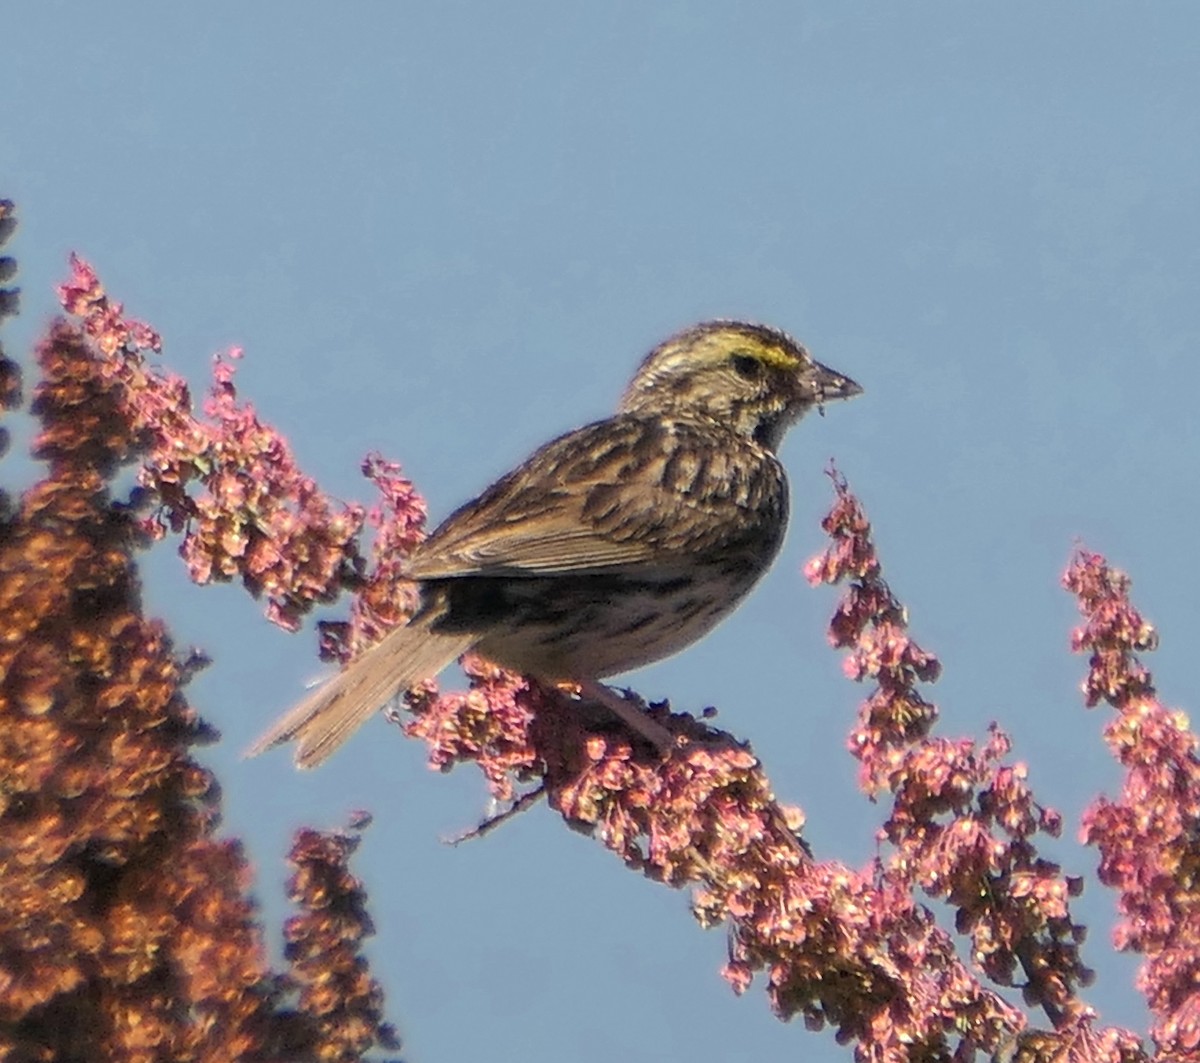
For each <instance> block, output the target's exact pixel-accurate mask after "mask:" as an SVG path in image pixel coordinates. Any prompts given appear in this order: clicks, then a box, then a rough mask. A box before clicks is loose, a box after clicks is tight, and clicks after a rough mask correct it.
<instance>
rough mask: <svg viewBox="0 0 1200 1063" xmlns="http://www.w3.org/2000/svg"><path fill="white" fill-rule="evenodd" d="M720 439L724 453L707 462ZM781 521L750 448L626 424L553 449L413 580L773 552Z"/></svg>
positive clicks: (613, 422)
mask: <svg viewBox="0 0 1200 1063" xmlns="http://www.w3.org/2000/svg"><path fill="white" fill-rule="evenodd" d="M714 431H716V432H718V433H719V435H720V438H721V439H722V442H723V446H724V449H722V450H721V452H720V453H719V454H712V453H709V454H708V456H707V457H705V456H704V455H705V453H706V451H707V452H711V451H712V448H713V440H712V433H713V432H714ZM739 448H740V452H738V451H739ZM697 455H700V457H697ZM685 459H686V460H685ZM731 502H732V503H733V504H734V505H735V506H736V507H737V511H738V512H739V514H740V516H741V519H740V520H730V503H731ZM786 518H787V483H786V480H785V478H784V474H783V469H782V466H781V465H780V464H779V462H778V460H777V459H776V458H775V457H774V455H772V454H770V453H769V452H768V451H766V450H765V449H763V448H761V447H759V446H758V445H757V444H756V443H754V442H753V441H751V440H747V439H744V438H743V437H741V436H738V435H736V434H735V433H733V432H729V431H727V430H724V429H722V428H721V427H720V426H717V425H700V424H692V423H690V422H677V421H672V422H662V421H658V420H654V419H649V418H644V417H641V416H639V415H636V414H622V415H619V416H617V417H614V418H611V419H609V420H607V421H600V422H597V423H595V424H591V425H587V426H585V427H583V428H580V429H577V430H576V431H574V432H569V433H567V434H566V435H564V436H560V437H559V438H558V439H555V440H552V441H551V442H550V443H547V444H546V445H545V446H544V447H542V448H541V449H540V450H538V451H536V452H535V453H534V454H533V455H531V456H530V458H529V459H528V460H526V461H525V462H524V463H523V464H522V465H521V466H520V467H518V468H517V469H515V470H514V471H513V472H511V473H509V474H508V475H507V476H505V477H503V478H502V479H501V480H498V481H497V482H496V483H495V484H493V485H492V486H491V487H490V488H488V490H487V491H485V492H484V493H483V494H482V495H480V496H479V498H477V499H475V500H473V501H472V502H468V503H467V504H466V505H465V506H462V507H461V508H459V509H458V510H456V511H455V512H454V513H452V514H451V515H450V516H449V517H448V518H447V519H446V520H445V521H443V522H442V524H441V525H440V526H439V527H438V528H437V529H436V530H435V531H434V532H433V534H432V535H430V537H429V538H428V539H426V540H425V542H424V543H422V544H421V546H420V547H418V548H417V550H416V551H415V552H414V553H413V556H412V557H411V558H410V559H409V564H408V566H407V568H408V574H409V575H410V576H411V577H412V578H414V579H449V578H454V577H459V576H480V575H482V576H515V577H520V576H530V577H533V576H553V575H560V574H566V573H572V574H585V573H603V572H611V571H613V570H617V569H622V570H623V569H629V568H631V567H633V568H636V567H638V566H642V565H651V564H655V565H659V564H663V563H669V561H670V558H671V556H672V555H678V556H680V557H684V556H686V557H687V558H689V559H694V558H695V557H696V555H697V554H704V553H705V552H707V551H711V552H713V553H728V552H730V551H740V550H758V549H761V550H769V551H771V552H773V551H774V549H775V548H777V547H778V541H779V538H780V537H781V536H782V525H783V524H784V523H786Z"/></svg>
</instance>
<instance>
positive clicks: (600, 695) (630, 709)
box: [567, 679, 680, 757]
mask: <svg viewBox="0 0 1200 1063" xmlns="http://www.w3.org/2000/svg"><path fill="white" fill-rule="evenodd" d="M571 688H574V689H575V690H577V691H578V692H579V696H580V697H583V698H587V699H588V701H594V702H596V703H598V704H600V705H603V706H604V707H605V708H606V709H608V710H609V711H610V712H612V713H614V714H615V715H616V716H617V717H618V718H620V719H621V720H622V721H623V722H624V723H625V724H626V726H628V727H629V728H630V729H631V730H633V731H636V732H637V733H638V734H640V735H641V736H642V737H643V738H644V739H646V741H648V742H650V743H651V744H652V745H653V746H654V747H655V748H656V749H657V750H658V751H659V752H660V753H661V754H662V755H663V756H664V757H665V756H668V755H669V754H670V753H671V751H672V750H674V749H675V748H676V747H677V746H678V745H679V740H680V736H679V735H676V734H674V733H672V732H671V731H668V730H667V729H666V728H665V727H664V726H663V725H662V724H660V723H656V722H655V721H654V720H652V719H651V718H650V717H649V716H647V715H646V714H645V713H644V712H642V711H641V710H640V709H638V708H637V707H636V706H634V705H631V704H630V703H629V702H628V701H626V700H625V699H624V698H623V697H621V695H620V694H618V693H617V692H616V691H615V690H611V689H610V688H609V687H606V686H605V685H604V684H603V683H597V682H595V680H591V679H585V680H584V681H583V682H579V683H571V684H568V685H567V689H571Z"/></svg>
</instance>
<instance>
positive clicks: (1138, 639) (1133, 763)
mask: <svg viewBox="0 0 1200 1063" xmlns="http://www.w3.org/2000/svg"><path fill="white" fill-rule="evenodd" d="M1063 583H1064V585H1065V586H1066V588H1067V589H1068V590H1069V591H1070V592H1071V593H1072V594H1074V595H1075V597H1076V598H1077V599H1078V602H1079V610H1080V612H1081V613H1082V614H1083V616H1084V622H1083V624H1081V625H1080V626H1079V627H1077V628H1076V629H1075V630H1074V631H1073V632H1072V635H1071V643H1072V646H1073V648H1074V649H1075V650H1076V651H1077V652H1079V653H1087V654H1089V655H1090V657H1089V661H1088V665H1089V667H1088V675H1087V678H1086V680H1085V681H1084V683H1083V693H1084V698H1085V700H1086V702H1087V705H1088V706H1089V707H1091V706H1094V705H1096V704H1098V703H1099V702H1101V701H1106V702H1108V704H1109V705H1111V706H1112V707H1113V708H1114V709H1115V710H1116V715H1115V716H1114V717H1113V719H1112V720H1111V721H1109V723H1108V724H1107V726H1106V727H1105V728H1104V738H1105V741H1106V742H1107V743H1108V747H1109V749H1111V750H1112V753H1113V756H1114V757H1116V759H1117V761H1118V762H1119V763H1120V764H1121V766H1122V767H1123V768H1124V769H1125V778H1124V781H1123V783H1122V786H1121V793H1120V796H1119V797H1117V798H1116V799H1115V800H1110V799H1108V798H1105V797H1101V798H1098V799H1097V800H1096V801H1095V802H1094V803H1093V804H1092V806H1091V807H1090V808H1089V809H1088V810H1087V812H1086V813H1085V814H1084V817H1083V826H1082V830H1081V832H1080V834H1081V837H1082V839H1083V840H1084V841H1085V842H1087V843H1088V844H1090V845H1095V846H1096V848H1097V849H1099V851H1100V870H1099V875H1100V880H1101V881H1102V882H1103V883H1104V884H1105V885H1106V886H1110V887H1112V888H1113V889H1115V890H1116V891H1117V895H1118V906H1119V908H1120V911H1121V915H1122V917H1123V918H1122V920H1121V922H1120V923H1119V925H1118V926H1117V928H1116V932H1115V934H1114V940H1115V943H1116V946H1117V948H1119V949H1123V950H1130V951H1135V952H1140V953H1142V954H1143V955H1144V956H1145V957H1146V959H1145V962H1144V963H1143V964H1142V967H1141V970H1140V971H1139V973H1138V980H1137V981H1138V988H1139V989H1140V990H1141V992H1142V993H1144V994H1145V996H1146V1000H1147V1002H1148V1003H1149V1005H1150V1009H1151V1011H1152V1012H1153V1013H1154V1026H1153V1028H1152V1030H1151V1034H1152V1036H1153V1038H1154V1041H1155V1043H1156V1044H1157V1045H1158V1049H1159V1054H1160V1056H1161V1057H1163V1058H1173V1059H1174V1058H1180V1059H1181V1058H1185V1057H1187V1058H1192V1059H1196V1058H1200V760H1197V755H1196V754H1197V741H1196V735H1195V734H1194V733H1193V731H1192V729H1191V726H1190V723H1189V721H1188V719H1187V717H1186V716H1185V715H1184V714H1183V713H1182V712H1179V711H1177V710H1171V709H1168V708H1167V707H1166V706H1164V705H1163V704H1162V703H1161V702H1160V701H1159V700H1158V697H1157V695H1156V694H1155V690H1154V685H1153V683H1152V680H1151V675H1150V672H1149V671H1148V670H1147V669H1146V667H1145V666H1144V665H1143V664H1142V663H1141V661H1140V660H1139V659H1138V656H1137V655H1138V653H1139V652H1144V651H1147V650H1153V649H1155V648H1156V646H1157V644H1158V636H1157V634H1156V632H1155V630H1154V628H1153V627H1152V626H1151V625H1150V624H1149V623H1147V622H1146V620H1145V619H1144V618H1143V617H1142V615H1141V614H1140V613H1139V612H1138V611H1137V609H1136V608H1135V607H1134V606H1133V604H1132V603H1131V602H1130V600H1129V585H1130V581H1129V578H1128V577H1127V576H1126V575H1125V574H1124V573H1122V572H1120V571H1118V570H1117V569H1114V568H1111V567H1110V566H1109V564H1108V562H1107V561H1105V559H1104V558H1103V557H1101V556H1100V555H1099V554H1093V553H1090V552H1088V551H1086V550H1079V551H1078V552H1077V553H1076V555H1075V557H1074V559H1073V560H1072V562H1071V566H1070V568H1069V569H1068V571H1067V574H1066V576H1065V577H1064V578H1063Z"/></svg>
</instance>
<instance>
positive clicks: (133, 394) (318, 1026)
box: [0, 202, 397, 1063]
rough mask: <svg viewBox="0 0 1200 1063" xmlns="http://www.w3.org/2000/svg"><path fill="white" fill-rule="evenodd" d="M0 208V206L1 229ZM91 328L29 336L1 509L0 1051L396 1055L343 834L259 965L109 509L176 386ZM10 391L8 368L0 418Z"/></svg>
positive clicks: (258, 947) (122, 536)
mask: <svg viewBox="0 0 1200 1063" xmlns="http://www.w3.org/2000/svg"><path fill="white" fill-rule="evenodd" d="M11 212H12V205H11V204H10V203H7V202H5V203H0V232H2V231H3V230H5V229H11V225H10V224H9V221H10V219H11ZM5 272H6V273H8V274H11V272H12V271H11V268H9V269H6V271H5ZM14 304H15V300H14V299H13V298H12V297H11V293H4V294H3V295H0V305H3V306H4V307H7V308H12V307H13V306H14ZM85 329H86V330H85ZM85 329H81V328H80V327H79V325H76V324H72V323H68V322H66V321H57V322H55V323H54V324H53V325H52V326H51V327H50V329H49V330H48V332H47V334H46V336H45V337H44V338H43V339H42V341H41V342H40V343H39V345H38V349H37V362H38V366H39V370H40V378H39V380H38V382H37V384H36V385H35V388H34V394H33V402H32V411H33V413H34V414H35V415H36V417H37V419H38V422H39V431H38V434H37V437H36V440H35V443H34V453H35V456H36V457H38V458H39V459H41V460H42V461H43V462H44V463H45V473H44V475H43V476H42V477H41V479H40V480H39V481H38V482H37V483H35V484H34V485H33V486H32V487H30V488H29V489H28V490H26V491H25V492H23V493H22V495H21V496H20V499H19V500H18V501H16V502H9V501H7V500H6V502H5V505H4V509H3V513H2V515H0V677H2V681H0V898H2V900H0V1058H2V1059H6V1060H14V1061H22V1063H24V1061H31V1060H47V1061H51V1060H54V1061H57V1060H81V1061H82V1060H121V1061H142V1060H145V1061H151V1060H206V1061H213V1063H217V1061H229V1060H274V1059H283V1058H286V1059H293V1060H314V1061H316V1060H339V1061H343V1060H344V1061H349V1060H357V1059H360V1058H362V1056H363V1053H364V1052H366V1051H367V1050H368V1049H369V1048H370V1047H371V1046H372V1045H375V1044H379V1045H382V1046H384V1047H389V1048H394V1047H396V1046H397V1042H396V1038H395V1035H394V1034H393V1033H392V1031H391V1029H390V1028H389V1027H388V1026H386V1024H384V1023H383V1021H382V1017H381V995H380V992H379V989H378V987H377V986H376V985H375V984H374V983H373V982H372V980H371V978H370V976H369V974H368V973H367V970H366V967H365V963H364V961H363V960H362V958H361V956H360V955H359V952H358V949H359V946H360V943H361V939H362V937H363V936H364V935H365V934H366V933H367V932H368V931H369V926H370V924H369V920H368V919H367V916H366V912H365V909H364V907H363V894H362V890H361V887H360V885H359V884H358V882H357V881H356V880H355V879H354V878H353V877H352V876H351V875H350V873H349V871H348V870H347V866H346V864H347V858H348V856H349V854H350V852H351V851H352V849H353V848H354V845H355V844H356V833H355V831H353V830H352V831H351V832H349V833H345V832H342V833H334V834H318V833H316V832H312V831H304V832H300V834H298V836H297V838H296V840H295V843H294V845H293V847H292V852H291V855H290V861H291V864H292V867H293V869H294V874H293V876H292V879H291V882H290V886H289V890H290V894H291V899H292V900H293V902H294V903H295V904H296V907H297V909H298V913H297V914H296V915H295V916H294V917H293V918H292V919H291V920H290V921H289V923H288V926H287V950H286V955H287V958H288V961H289V964H288V967H287V969H286V970H285V971H283V972H275V971H273V970H271V968H270V966H269V965H268V963H267V962H266V958H265V952H264V948H263V941H262V932H261V929H260V928H259V925H258V922H257V919H256V910H255V905H254V903H253V901H252V900H251V898H250V894H249V877H250V876H249V872H248V868H247V865H246V861H245V858H244V856H243V853H242V850H241V847H240V845H239V844H238V843H236V842H233V841H228V840H222V839H220V838H218V837H217V836H216V827H217V820H218V790H217V786H216V783H215V780H214V779H213V778H212V777H211V776H210V774H209V773H208V772H207V771H205V770H204V769H203V768H201V767H200V766H199V765H198V764H197V763H196V762H195V761H194V760H193V759H192V757H191V755H190V752H189V750H190V747H191V746H194V745H196V744H199V743H202V742H205V741H209V740H211V738H212V732H211V730H210V729H209V728H208V727H207V726H206V725H205V724H203V723H202V722H201V721H200V720H199V718H198V717H197V716H196V714H195V712H194V711H193V710H192V709H191V708H190V707H189V706H188V704H187V702H186V701H185V700H184V697H183V694H182V689H183V687H184V685H185V684H186V682H187V680H188V677H189V675H190V674H191V673H192V672H193V671H194V670H195V669H196V667H198V666H199V665H200V664H202V663H203V662H202V661H201V660H199V659H198V658H197V657H196V656H194V655H193V656H191V657H189V658H186V659H180V658H179V657H177V656H176V655H175V654H174V652H173V650H172V646H171V641H170V639H169V637H168V636H167V634H166V631H165V629H164V628H163V626H162V624H161V623H158V622H157V621H153V620H150V619H148V618H146V617H145V615H144V614H143V611H142V606H141V600H140V593H139V585H138V574H137V568H136V564H135V560H134V559H135V556H136V553H137V551H139V550H141V549H143V548H144V547H145V546H146V545H147V544H148V541H149V540H148V538H147V536H146V534H145V530H144V527H143V526H142V525H141V524H140V523H139V521H138V519H137V513H138V508H139V505H140V502H138V501H136V500H135V501H134V502H123V501H120V500H117V499H115V498H114V497H113V495H112V489H113V487H112V478H113V475H114V473H115V472H116V470H117V469H118V467H119V466H121V465H122V464H124V463H126V462H129V461H133V460H142V459H146V460H153V459H154V458H155V456H156V455H157V454H158V453H159V451H158V450H156V446H157V445H159V444H160V443H161V436H156V425H158V424H161V423H162V421H164V420H167V419H168V418H169V417H171V416H172V415H173V411H174V410H175V409H177V408H178V407H177V404H178V403H182V402H183V401H184V400H185V398H186V393H185V391H184V389H183V388H182V386H181V385H177V384H174V383H173V382H170V381H168V385H169V386H168V388H164V389H163V390H162V392H161V393H159V392H155V391H153V390H151V389H147V388H145V387H139V376H138V374H139V373H145V370H144V367H143V366H142V365H141V355H140V353H139V348H151V349H157V347H158V339H157V337H156V336H155V335H154V334H153V333H152V332H151V331H150V330H149V329H147V328H145V327H144V326H137V325H132V324H128V323H125V322H123V321H122V320H121V319H120V308H119V307H113V306H109V307H108V327H107V328H104V329H101V328H99V327H98V319H97V318H94V317H93V318H88V319H87V320H86V325H85ZM18 381H19V377H18V375H17V372H16V369H15V366H14V365H13V363H12V362H10V361H8V360H7V359H3V360H0V401H3V403H4V406H5V408H6V409H11V408H13V407H14V406H15V405H16V403H17V402H18V401H19V383H18ZM171 397H173V400H174V403H175V404H176V405H173V404H172V402H171V401H168V400H169V399H170V398H171ZM160 399H161V400H162V401H161V402H160V401H159V400H160Z"/></svg>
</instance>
